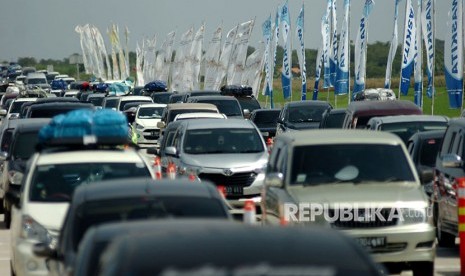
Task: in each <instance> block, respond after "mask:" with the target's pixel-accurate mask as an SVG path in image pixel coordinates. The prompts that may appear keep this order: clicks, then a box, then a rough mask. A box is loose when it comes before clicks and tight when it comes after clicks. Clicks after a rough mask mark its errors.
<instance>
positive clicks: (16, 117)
mask: <svg viewBox="0 0 465 276" xmlns="http://www.w3.org/2000/svg"><path fill="white" fill-rule="evenodd" d="M18 118H19V113H11V115H10V118H8V119H10V120H12V119H18Z"/></svg>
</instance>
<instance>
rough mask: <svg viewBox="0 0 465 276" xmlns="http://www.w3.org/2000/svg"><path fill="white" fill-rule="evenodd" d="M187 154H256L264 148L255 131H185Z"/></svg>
mask: <svg viewBox="0 0 465 276" xmlns="http://www.w3.org/2000/svg"><path fill="white" fill-rule="evenodd" d="M183 149H184V152H185V153H187V154H214V153H258V152H263V151H264V147H263V143H262V140H261V137H260V134H259V133H258V132H257V131H256V130H255V129H239V128H231V129H226V128H219V129H192V130H187V131H186V137H185V139H184V142H183Z"/></svg>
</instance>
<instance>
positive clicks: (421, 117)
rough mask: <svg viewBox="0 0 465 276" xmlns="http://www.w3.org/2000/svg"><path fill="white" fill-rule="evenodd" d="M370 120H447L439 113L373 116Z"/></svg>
mask: <svg viewBox="0 0 465 276" xmlns="http://www.w3.org/2000/svg"><path fill="white" fill-rule="evenodd" d="M370 121H377V122H379V123H386V124H389V123H398V122H446V123H447V122H448V121H449V118H448V117H447V116H441V115H395V116H382V117H373V118H371V119H370Z"/></svg>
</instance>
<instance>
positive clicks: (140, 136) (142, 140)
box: [135, 130, 159, 144]
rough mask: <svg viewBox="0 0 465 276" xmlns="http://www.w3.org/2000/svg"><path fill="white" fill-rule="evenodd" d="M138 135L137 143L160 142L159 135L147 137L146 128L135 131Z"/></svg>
mask: <svg viewBox="0 0 465 276" xmlns="http://www.w3.org/2000/svg"><path fill="white" fill-rule="evenodd" d="M135 133H136V135H137V144H158V139H159V136H157V138H155V139H147V138H145V136H147V134H148V133H147V132H144V130H142V131H141V130H136V131H135Z"/></svg>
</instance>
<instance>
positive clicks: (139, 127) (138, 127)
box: [136, 123, 144, 130]
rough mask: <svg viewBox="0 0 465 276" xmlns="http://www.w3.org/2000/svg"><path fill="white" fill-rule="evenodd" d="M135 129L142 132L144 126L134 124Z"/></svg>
mask: <svg viewBox="0 0 465 276" xmlns="http://www.w3.org/2000/svg"><path fill="white" fill-rule="evenodd" d="M136 129H138V130H142V129H144V126H143V125H140V124H138V123H136Z"/></svg>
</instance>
